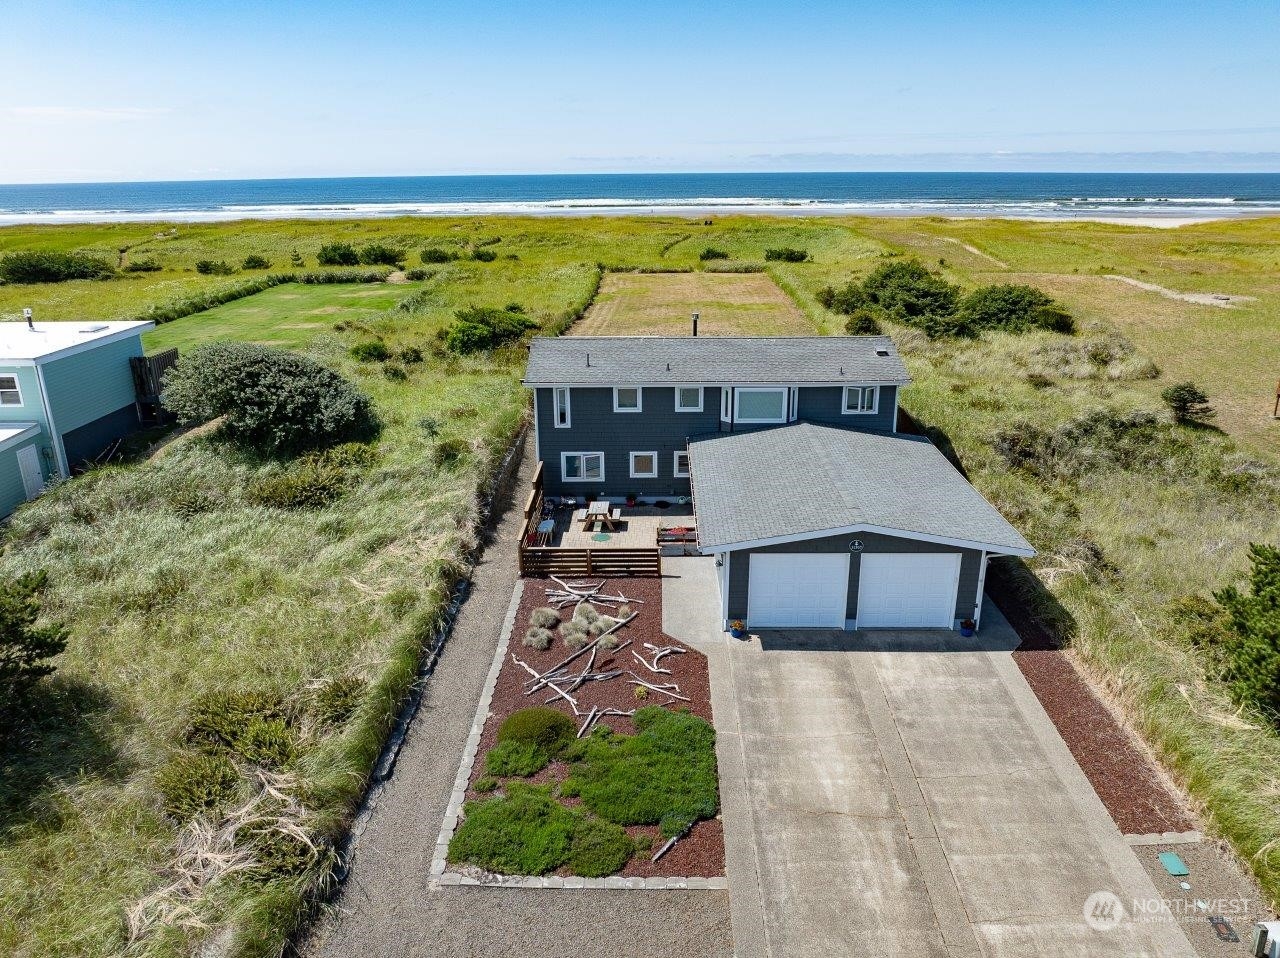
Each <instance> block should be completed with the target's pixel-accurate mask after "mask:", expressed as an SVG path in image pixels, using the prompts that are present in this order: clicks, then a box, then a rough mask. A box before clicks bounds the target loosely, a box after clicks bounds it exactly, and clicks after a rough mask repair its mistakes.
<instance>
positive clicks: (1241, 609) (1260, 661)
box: [1214, 543, 1280, 726]
mask: <svg viewBox="0 0 1280 958" xmlns="http://www.w3.org/2000/svg"><path fill="white" fill-rule="evenodd" d="M1249 561H1250V562H1251V563H1252V566H1253V568H1252V569H1251V571H1250V574H1249V590H1248V592H1242V591H1241V590H1240V589H1238V588H1236V587H1235V586H1229V587H1227V588H1226V589H1223V590H1222V591H1221V592H1218V593H1216V594H1215V595H1214V598H1215V599H1217V600H1218V603H1219V604H1220V605H1221V606H1222V608H1223V609H1224V610H1225V611H1226V613H1227V618H1228V622H1229V624H1230V628H1231V637H1230V640H1229V641H1228V643H1227V646H1226V650H1225V652H1226V674H1225V676H1224V677H1225V678H1226V680H1227V682H1228V683H1230V686H1231V691H1232V694H1233V695H1234V696H1235V698H1236V700H1237V701H1238V702H1241V703H1242V704H1246V705H1250V706H1252V707H1254V708H1257V709H1258V710H1260V711H1262V712H1263V713H1265V714H1267V715H1268V716H1269V717H1270V719H1271V721H1272V722H1273V723H1274V724H1276V725H1277V726H1280V548H1276V547H1275V546H1270V545H1262V544H1258V543H1253V544H1250V546H1249Z"/></svg>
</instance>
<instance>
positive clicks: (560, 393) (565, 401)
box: [555, 386, 570, 429]
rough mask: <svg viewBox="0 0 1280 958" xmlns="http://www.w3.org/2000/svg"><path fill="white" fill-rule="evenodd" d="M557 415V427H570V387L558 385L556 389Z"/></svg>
mask: <svg viewBox="0 0 1280 958" xmlns="http://www.w3.org/2000/svg"><path fill="white" fill-rule="evenodd" d="M555 417H556V428H557V429H568V428H569V422H570V420H569V387H568V386H558V387H557V388H556V390H555Z"/></svg>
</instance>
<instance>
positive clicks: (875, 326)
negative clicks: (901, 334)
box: [844, 307, 884, 336]
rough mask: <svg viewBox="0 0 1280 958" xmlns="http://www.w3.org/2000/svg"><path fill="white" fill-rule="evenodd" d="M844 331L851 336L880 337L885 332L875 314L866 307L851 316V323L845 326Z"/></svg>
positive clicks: (855, 311)
mask: <svg viewBox="0 0 1280 958" xmlns="http://www.w3.org/2000/svg"><path fill="white" fill-rule="evenodd" d="M844 331H845V332H846V333H848V334H849V335H850V336H879V335H880V334H881V333H882V332H884V330H883V329H881V327H880V321H879V320H878V319H876V314H875V312H874V311H873V310H870V309H866V308H865V307H863V308H861V309H856V310H854V311H853V312H852V313H851V314H850V316H849V321H848V322H847V323H845V324H844Z"/></svg>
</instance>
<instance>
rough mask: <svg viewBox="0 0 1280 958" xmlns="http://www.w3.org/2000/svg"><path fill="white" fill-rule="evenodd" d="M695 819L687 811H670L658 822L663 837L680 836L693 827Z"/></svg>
mask: <svg viewBox="0 0 1280 958" xmlns="http://www.w3.org/2000/svg"><path fill="white" fill-rule="evenodd" d="M693 823H694V819H693V817H692V816H690V815H689V814H688V813H686V812H668V813H667V814H666V815H663V816H662V821H660V822H658V831H659V832H660V833H661V835H662V837H663V838H678V837H679V836H681V835H683V834H684V833H685V832H687V831H688V830H689V829H691V828H693Z"/></svg>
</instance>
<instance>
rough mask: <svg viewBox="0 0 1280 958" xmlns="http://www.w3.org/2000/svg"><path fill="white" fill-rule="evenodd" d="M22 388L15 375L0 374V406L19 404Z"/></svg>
mask: <svg viewBox="0 0 1280 958" xmlns="http://www.w3.org/2000/svg"><path fill="white" fill-rule="evenodd" d="M21 405H22V390H21V389H19V388H18V377H17V376H0V406H21Z"/></svg>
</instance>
